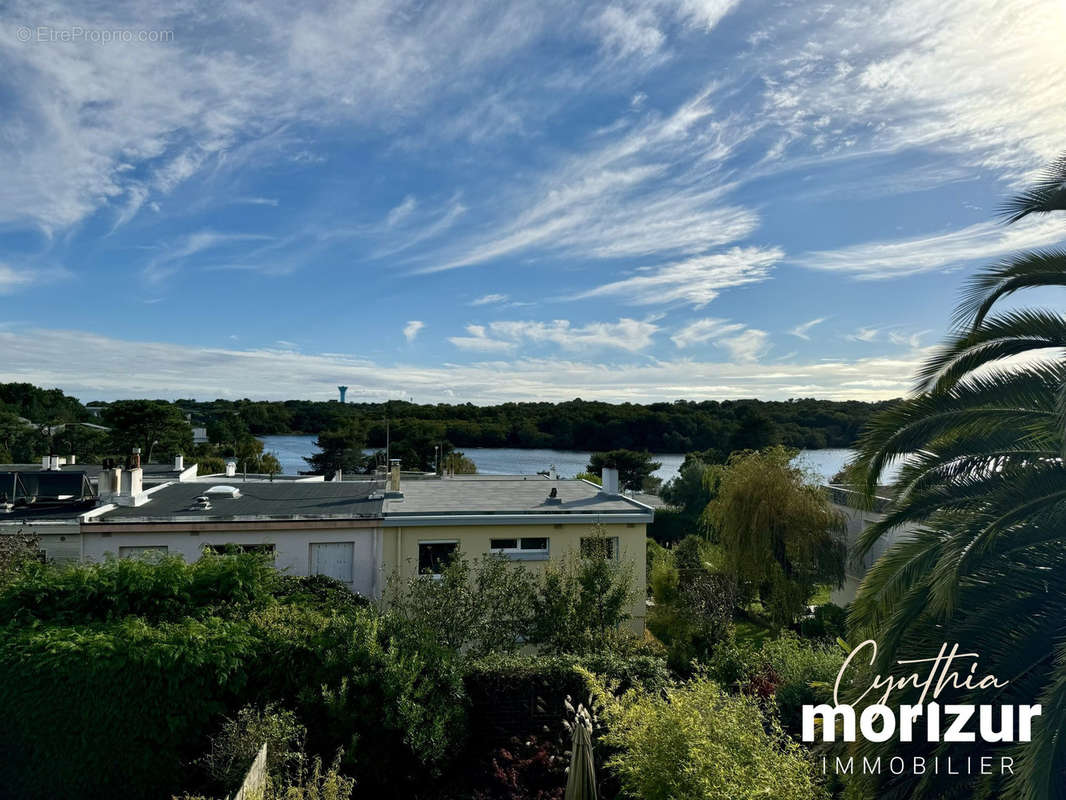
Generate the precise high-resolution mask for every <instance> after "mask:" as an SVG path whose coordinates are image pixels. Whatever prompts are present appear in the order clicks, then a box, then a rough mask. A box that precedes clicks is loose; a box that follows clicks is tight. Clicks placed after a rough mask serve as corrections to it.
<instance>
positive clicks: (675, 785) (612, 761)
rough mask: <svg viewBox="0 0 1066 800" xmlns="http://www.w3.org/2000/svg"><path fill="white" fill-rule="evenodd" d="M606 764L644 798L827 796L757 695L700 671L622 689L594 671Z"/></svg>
mask: <svg viewBox="0 0 1066 800" xmlns="http://www.w3.org/2000/svg"><path fill="white" fill-rule="evenodd" d="M589 680H590V683H591V685H592V688H593V694H594V698H595V702H596V710H597V712H598V714H599V717H600V719H601V720H602V721H603V722H605V723H606V732H605V733H604V734H603V736H602V741H603V743H604V744H605V745H606V746H607V747H608V748H609V752H611V753H612V755H611V756H610V757H609V758H608V759H607V764H606V766H607V769H608V770H610V771H611V772H613V773H614V774H615V775H616V776H617V778H618V780H619V781H620V783H621V785H622V792H623V794H622V796H623V797H634V798H636V797H639V798H641V800H679V799H680V798H684V799H685V800H755V798H760V800H764V799H765V800H822V798H827V797H828V794H827V793H826V791H825V790H824V789H823V788H822V787H821V786H820V785H819V784H818V782H817V779H816V777H815V769H814V765H813V764H812V763H811V761H810V760H809V759H808V758H807V757H806V755H805V754H804V752H803V750H802V748H801V747H800V746H799V745H798V744H797V743H796V742H795V741H793V740H792V739H791V738H789V737H788V736H787V735H785V733H784V732H783V731H782V730H781V727H780V725H779V724H778V723H777V721H776V720H775V719H773V718H772V717H767V716H765V715H764V714H763V713H762V710H761V708H760V706H759V703H758V701H757V700H755V699H753V698H752V697H750V696H747V695H734V694H730V693H728V692H726V691H723V690H722V689H721V688H719V686H718V685H717V684H715V683H713V682H712V681H709V680H706V679H703V678H698V679H694V680H692V681H690V682H688V683H683V684H680V685H678V686H674V687H671V688H668V689H666V691H665V693H649V692H644V691H641V690H630V691H628V692H626V693H624V694H622V695H621V696H616V695H615V693H614V692H612V691H611V690H610V688H609V687H606V686H604V685H603V684H602V683H601V682H599V681H598V680H597V679H595V678H592V677H591V676H589Z"/></svg>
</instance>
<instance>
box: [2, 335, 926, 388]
mask: <svg viewBox="0 0 1066 800" xmlns="http://www.w3.org/2000/svg"><path fill="white" fill-rule="evenodd" d="M0 352H3V353H4V360H3V362H2V364H0V381H29V382H31V383H34V384H37V385H38V386H61V387H62V388H63V389H64V390H65V391H67V392H69V393H72V394H74V395H75V396H80V397H82V398H83V399H86V398H89V397H107V398H122V397H169V398H176V397H196V398H201V399H213V398H215V397H228V398H241V397H254V398H262V399H273V400H281V399H291V398H294V397H312V398H321V399H329V398H331V397H333V396H334V393H335V392H336V384H337V382H338V381H340V380H343V382H345V383H348V384H349V385H351V386H352V387H356V388H353V389H349V397H350V398H351V399H353V400H354V399H365V400H381V399H384V398H388V397H397V396H404V397H414V398H415V399H416V400H417V401H421V402H435V401H436V399H439V398H440V397H441V396H442V395H444V396H451V395H447V393H448V392H452V393H453V394H454V396H456V397H461V398H463V399H467V400H470V401H473V402H476V403H497V402H505V401H517V400H528V399H529V398H530V397H537V398H542V399H545V400H551V401H559V400H566V399H572V398H574V397H578V396H580V397H583V398H586V399H602V400H609V401H611V402H621V401H631V402H652V401H662V400H673V399H677V398H687V399H694V400H699V399H715V398H719V399H720V398H736V397H753V396H758V397H763V398H767V399H786V398H789V397H811V396H818V397H826V398H836V399H856V400H872V399H883V398H888V397H899V396H902V395H904V394H906V393H907V392H909V390H910V381H911V376H912V375H913V374H914V371H915V369H916V368H917V366H918V364H919V363H920V362H921V360H922V358H923V357H924V356H925V355H926V354H927V352H928V351H927V350H919V351H912V352H908V353H906V354H904V355H902V356H884V355H878V356H874V357H869V358H862V359H855V360H840V359H832V360H830V359H826V360H821V361H816V362H811V363H794V362H789V363H783V362H779V361H775V362H773V363H772V364H766V363H759V362H743V361H738V360H734V361H714V360H692V359H678V360H672V361H661V360H654V361H649V360H646V359H644V360H641V361H640V362H639V363H636V364H626V363H622V364H617V363H603V362H595V361H574V360H570V359H543V358H542V359H524V358H520V359H512V358H507V359H506V360H500V361H485V362H479V363H474V364H436V365H424V366H415V365H405V364H393V365H389V364H378V363H374V362H371V361H367V360H363V359H358V358H355V357H351V356H344V355H337V354H332V355H331V354H310V353H300V352H297V351H295V350H286V349H281V350H279V349H243V350H239V349H234V348H232V347H193V346H185V345H175V344H168V343H162V342H147V341H129V340H120V339H114V338H111V337H106V336H101V335H99V334H94V333H88V332H84V331H62V330H23V329H17V330H6V329H0ZM72 352H77V353H78V358H77V359H75V360H73V361H72V360H71V358H70V354H71V353H72ZM501 352H506V351H501ZM130 363H136V364H137V365H138V368H137V369H136V370H133V371H130V370H127V369H123V368H121V367H120V366H118V365H127V364H130ZM175 375H180V376H181V381H180V382H178V383H175V380H174V376H175Z"/></svg>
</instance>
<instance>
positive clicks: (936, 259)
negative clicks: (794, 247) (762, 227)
mask: <svg viewBox="0 0 1066 800" xmlns="http://www.w3.org/2000/svg"><path fill="white" fill-rule="evenodd" d="M1064 240H1066V231H1064V230H1063V227H1062V224H1061V222H1060V221H1059V220H1057V219H1050V218H1044V219H1032V220H1026V221H1024V222H1020V223H1017V224H1015V225H1003V224H1000V223H996V222H979V223H977V224H976V225H969V226H967V227H965V228H960V229H958V230H954V231H948V232H945V233H934V234H929V235H925V236H909V237H905V238H901V239H896V240H884V241H877V242H865V243H863V244H856V245H850V246H847V247H841V248H838V249H836V250H820V251H814V252H809V253H804V254H802V255H800V256H797V257H795V258H793V259H791V261H792V262H793V263H796V264H799V265H800V266H804V267H808V268H810V269H818V270H827V271H835V272H844V273H847V274H850V275H853V276H854V277H856V278H860V279H863V280H885V279H888V278H899V277H903V276H907V275H915V274H917V273H920V272H930V271H932V270H943V269H950V268H956V267H960V266H963V265H965V264H968V263H971V262H974V261H992V260H995V259H999V258H1002V257H1004V256H1007V255H1009V254H1011V253H1015V252H1018V251H1020V250H1028V249H1033V248H1039V247H1047V246H1050V245H1055V244H1059V243H1060V242H1062V241H1064Z"/></svg>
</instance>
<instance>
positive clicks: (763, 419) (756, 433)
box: [729, 405, 781, 453]
mask: <svg viewBox="0 0 1066 800" xmlns="http://www.w3.org/2000/svg"><path fill="white" fill-rule="evenodd" d="M736 419H737V427H736V429H735V430H734V431H733V434H732V435H731V436H730V437H729V451H730V452H733V453H735V452H737V451H738V450H761V449H762V448H764V447H769V446H770V445H773V444H777V443H778V442H780V441H781V434H780V431H779V430H778V428H777V425H776V423H774V421H773V420H772V419H770V417H768V416H767V415H766V414H764V413H763V412H762V411H761V410H760V409H758V408H756V407H755V406H751V405H743V406H741V407H740V408H738V409H737V412H736Z"/></svg>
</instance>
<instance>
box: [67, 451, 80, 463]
mask: <svg viewBox="0 0 1066 800" xmlns="http://www.w3.org/2000/svg"><path fill="white" fill-rule="evenodd" d="M67 463H68V464H70V465H71V466H73V465H74V464H77V463H78V457H77V456H76V455H74V454H73V453H71V454H70V455H69V456H67Z"/></svg>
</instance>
